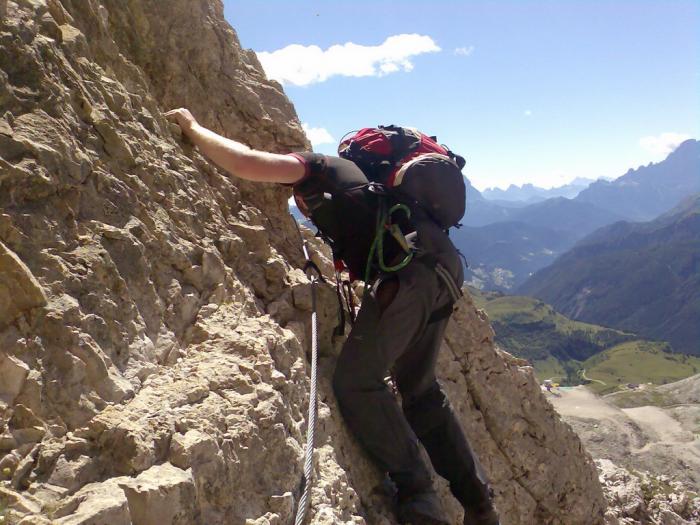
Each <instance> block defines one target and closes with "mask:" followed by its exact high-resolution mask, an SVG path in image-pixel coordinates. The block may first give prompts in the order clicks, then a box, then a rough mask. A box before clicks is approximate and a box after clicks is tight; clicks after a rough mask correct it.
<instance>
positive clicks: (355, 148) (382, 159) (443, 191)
mask: <svg viewBox="0 0 700 525" xmlns="http://www.w3.org/2000/svg"><path fill="white" fill-rule="evenodd" d="M338 155H339V156H340V157H341V158H344V159H347V160H350V161H352V162H354V163H355V164H356V165H357V166H358V167H359V168H360V169H361V170H362V171H363V172H364V174H365V175H366V176H367V179H368V180H369V181H371V182H375V183H379V184H381V185H383V186H384V187H385V188H386V189H387V191H388V192H389V193H390V194H391V195H392V196H393V197H394V198H396V200H397V201H399V202H401V203H404V204H405V205H407V206H408V207H409V208H413V207H419V208H420V209H422V210H423V211H424V212H425V213H426V214H427V215H428V216H429V217H430V218H431V219H432V220H433V221H434V222H436V223H437V224H438V225H439V226H440V227H441V228H443V229H444V230H447V229H448V228H450V227H452V226H457V225H458V223H459V221H460V219H461V218H462V217H463V216H464V212H465V207H466V185H465V183H464V177H463V176H462V172H461V170H462V168H463V167H464V165H465V161H464V158H463V157H460V156H459V155H455V154H454V153H452V151H450V150H449V149H448V148H447V147H445V146H442V145H440V144H438V142H437V139H436V137H429V136H427V135H425V134H424V133H421V132H420V131H418V130H416V129H413V128H403V127H400V126H393V125H392V126H378V127H376V128H364V129H361V130H360V131H358V132H355V133H354V134H352V135H351V136H349V137H348V136H347V135H346V137H344V138H343V139H342V140H341V142H340V145H339V146H338Z"/></svg>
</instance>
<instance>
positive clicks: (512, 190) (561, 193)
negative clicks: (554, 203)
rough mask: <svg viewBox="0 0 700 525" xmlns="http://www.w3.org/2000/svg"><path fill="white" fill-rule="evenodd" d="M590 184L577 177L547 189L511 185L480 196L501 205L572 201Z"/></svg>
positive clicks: (529, 185) (586, 180)
mask: <svg viewBox="0 0 700 525" xmlns="http://www.w3.org/2000/svg"><path fill="white" fill-rule="evenodd" d="M592 182H595V179H586V178H584V177H578V178H576V179H574V180H573V181H571V182H570V183H568V184H565V185H563V186H558V187H556V188H549V189H545V188H540V187H539V186H535V185H533V184H523V185H522V186H516V185H515V184H511V185H510V186H508V188H507V189H505V190H502V189H500V188H487V189H485V190H484V191H482V192H481V194H482V195H483V196H484V198H486V199H488V200H490V201H497V202H499V203H501V204H503V205H505V204H506V203H508V202H522V203H525V204H532V203H534V202H539V201H543V200H545V199H551V198H554V197H566V198H567V199H573V198H574V197H576V195H578V194H579V193H580V192H581V191H582V190H585V189H586V188H587V187H588V186H589V185H590V184H591V183H592Z"/></svg>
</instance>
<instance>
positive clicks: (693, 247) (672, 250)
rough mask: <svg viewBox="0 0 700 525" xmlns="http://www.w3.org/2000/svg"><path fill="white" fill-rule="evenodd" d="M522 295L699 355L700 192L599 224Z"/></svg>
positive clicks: (525, 287)
mask: <svg viewBox="0 0 700 525" xmlns="http://www.w3.org/2000/svg"><path fill="white" fill-rule="evenodd" d="M696 176H697V177H698V178H700V173H698V172H696ZM518 293H521V294H524V295H531V296H533V297H537V298H539V299H542V300H544V301H546V302H548V303H550V304H552V305H553V306H554V307H555V308H556V309H557V310H558V311H560V312H562V313H563V314H564V315H567V316H569V317H571V318H573V319H577V320H581V321H586V322H591V323H596V324H602V325H605V326H610V327H615V328H619V329H621V330H628V331H632V332H636V333H638V334H640V335H643V336H644V337H647V338H650V339H656V340H663V341H668V342H670V343H671V344H672V345H673V348H674V350H676V351H679V352H684V353H688V354H694V355H700V193H697V194H695V195H693V196H691V197H689V198H687V199H685V200H684V201H683V202H682V203H681V204H680V205H678V206H677V207H676V208H674V209H673V210H671V211H670V212H668V213H666V214H664V215H662V216H661V217H659V218H657V219H655V220H653V221H650V222H646V223H630V222H618V223H615V224H612V225H609V226H606V227H604V228H601V229H599V230H598V231H596V232H594V233H593V234H591V235H589V236H588V237H586V238H584V239H583V240H581V241H580V242H579V243H577V244H576V246H575V247H574V248H573V249H571V250H570V251H568V252H567V253H566V254H564V255H562V256H561V257H560V258H558V259H557V260H556V261H555V262H554V263H553V264H551V265H550V266H548V267H546V268H544V269H542V270H540V271H538V272H537V273H536V274H535V275H533V276H532V277H531V278H530V279H528V280H527V281H526V282H525V283H524V284H523V285H522V286H520V287H519V288H518Z"/></svg>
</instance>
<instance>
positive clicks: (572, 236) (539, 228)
mask: <svg viewBox="0 0 700 525" xmlns="http://www.w3.org/2000/svg"><path fill="white" fill-rule="evenodd" d="M698 191H700V143H699V142H698V141H696V140H692V139H691V140H687V141H685V142H684V143H682V144H681V145H680V146H679V147H678V148H677V149H676V150H675V151H674V152H672V153H671V154H670V155H669V156H668V157H667V158H666V159H665V160H664V161H662V162H659V163H657V164H650V165H648V166H644V167H640V168H638V169H636V170H630V171H628V172H627V173H626V174H625V175H623V176H622V177H620V178H619V179H616V180H614V181H611V182H608V181H603V180H599V181H597V182H594V183H592V184H591V185H590V186H589V187H588V188H587V189H585V190H583V191H582V192H581V193H580V194H579V195H578V196H577V197H576V198H575V199H567V198H564V197H557V198H551V199H547V200H544V201H541V202H537V203H534V204H529V205H523V203H522V202H521V203H516V202H508V203H507V204H506V205H503V204H499V203H497V202H495V201H490V200H487V199H485V198H484V197H483V195H481V194H480V193H479V192H478V191H477V190H476V189H474V188H473V187H470V191H468V198H467V214H466V216H465V217H464V220H463V223H464V224H465V227H464V228H462V229H461V230H456V231H455V232H454V233H453V234H452V238H453V240H454V241H455V244H457V246H458V247H459V248H460V249H461V250H462V252H464V253H465V255H466V256H467V259H468V260H469V261H470V263H471V269H470V270H469V271H468V275H467V280H468V282H469V283H470V284H471V285H473V286H477V287H481V288H484V289H488V290H501V291H509V290H512V289H514V288H515V287H517V286H519V285H520V284H522V283H523V282H524V281H525V280H526V279H527V278H528V277H529V276H530V274H531V273H532V272H533V271H536V270H537V269H540V268H543V267H544V266H546V265H547V264H549V263H550V262H552V261H553V260H554V259H556V257H557V256H559V255H561V254H562V253H564V252H565V251H566V250H567V249H569V248H571V247H572V246H573V245H574V244H575V243H576V242H577V241H578V240H580V239H582V238H583V237H585V236H586V235H588V234H589V233H592V232H593V231H594V230H596V229H597V228H599V227H602V226H606V225H608V224H611V223H614V222H617V221H620V220H648V219H649V218H653V217H656V216H657V215H659V214H660V213H663V212H665V211H667V210H669V209H670V208H672V207H673V206H674V205H675V204H677V203H678V202H679V201H680V199H681V198H683V196H685V195H689V194H692V193H695V192H698ZM500 202H503V201H500ZM495 224H499V226H498V227H496V226H494V225H495ZM480 228H485V229H483V230H480ZM484 240H486V241H485V242H484Z"/></svg>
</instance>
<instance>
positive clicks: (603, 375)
mask: <svg viewBox="0 0 700 525" xmlns="http://www.w3.org/2000/svg"><path fill="white" fill-rule="evenodd" d="M468 291H469V293H470V295H471V296H472V299H473V300H474V303H475V305H476V306H477V307H478V308H481V309H483V310H485V311H486V313H487V314H488V316H489V319H490V320H491V323H492V325H493V327H494V330H495V332H496V342H497V343H498V345H499V346H500V347H501V348H503V349H504V350H506V351H507V352H510V353H512V354H513V355H516V356H518V357H522V358H524V359H527V360H528V361H530V362H531V363H532V365H533V367H534V369H535V375H536V376H537V378H538V379H539V380H540V381H543V380H544V379H551V380H553V381H555V382H558V383H560V384H562V385H579V384H586V385H588V386H589V388H591V389H592V390H594V391H596V392H597V393H600V394H604V393H609V392H613V391H616V390H618V389H619V387H621V386H626V385H627V384H629V383H634V384H639V383H653V384H665V383H668V382H672V381H677V380H679V379H683V378H685V377H688V376H691V375H693V374H697V373H698V372H700V358H698V357H695V356H688V355H685V354H678V353H673V352H672V351H671V347H670V345H668V344H667V343H664V342H658V341H647V340H643V339H641V338H640V337H639V336H638V335H635V334H631V333H627V332H622V331H620V330H615V329H611V328H605V327H602V326H598V325H595V324H590V323H583V322H579V321H574V320H571V319H569V318H567V317H565V316H564V315H562V314H560V313H558V312H557V311H556V310H554V308H553V307H552V306H550V305H549V304H547V303H544V302H543V301H540V300H538V299H534V298H531V297H525V296H508V295H504V294H502V293H500V292H484V291H481V290H477V289H475V288H471V287H468Z"/></svg>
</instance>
